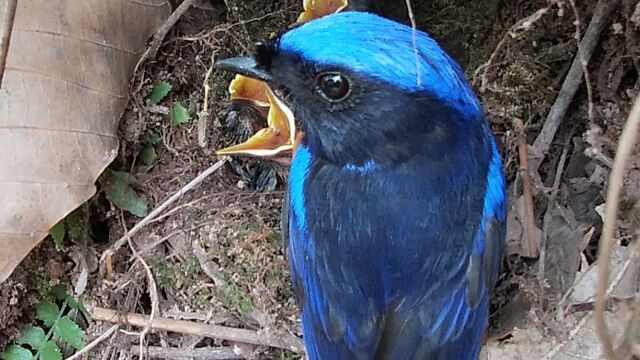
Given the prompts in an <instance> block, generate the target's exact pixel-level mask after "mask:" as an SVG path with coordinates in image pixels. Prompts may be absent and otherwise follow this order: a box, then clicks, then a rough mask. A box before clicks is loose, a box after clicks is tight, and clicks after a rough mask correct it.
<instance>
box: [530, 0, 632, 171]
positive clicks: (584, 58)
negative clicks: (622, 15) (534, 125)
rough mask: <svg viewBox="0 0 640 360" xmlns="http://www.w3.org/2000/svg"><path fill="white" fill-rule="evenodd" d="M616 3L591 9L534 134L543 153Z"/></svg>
mask: <svg viewBox="0 0 640 360" xmlns="http://www.w3.org/2000/svg"><path fill="white" fill-rule="evenodd" d="M619 3H620V0H598V3H597V4H596V7H595V9H594V11H593V17H592V18H591V22H590V23H589V26H588V27H587V31H585V33H584V37H583V38H582V41H580V44H579V47H578V48H579V49H580V50H581V51H578V54H577V55H576V57H575V58H574V59H573V63H572V64H571V68H570V69H569V73H568V74H567V77H566V78H565V79H564V83H563V84H562V87H561V88H560V92H559V93H558V97H557V98H556V101H555V103H554V104H553V106H551V110H549V114H548V115H547V119H546V120H545V122H544V126H543V127H542V130H541V131H540V134H539V135H538V137H537V138H536V141H535V142H534V143H533V147H534V148H535V149H536V150H537V151H538V152H539V153H540V154H546V153H547V152H548V151H549V148H550V147H551V142H552V141H553V138H554V137H555V135H556V131H558V128H559V127H560V124H561V123H562V120H563V119H564V116H565V114H566V113H567V109H568V108H569V105H570V104H571V102H572V101H573V97H574V96H575V94H576V91H577V90H578V86H579V85H580V83H581V82H582V75H583V73H584V71H583V69H584V68H583V62H584V63H587V64H588V62H589V60H590V59H591V55H592V54H593V51H594V49H595V48H596V45H597V44H598V41H599V40H600V33H601V32H602V30H603V29H604V27H605V25H606V24H607V22H608V19H609V15H611V13H612V12H613V10H615V8H616V7H617V6H618V4H619ZM540 164H541V161H539V162H536V163H535V164H534V166H533V170H538V167H539V166H540Z"/></svg>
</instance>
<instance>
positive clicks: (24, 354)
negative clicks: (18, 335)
mask: <svg viewBox="0 0 640 360" xmlns="http://www.w3.org/2000/svg"><path fill="white" fill-rule="evenodd" d="M0 359H2V360H33V354H32V353H31V351H29V350H27V349H25V348H23V347H22V346H18V345H9V347H8V348H7V349H6V350H5V351H4V352H3V353H0Z"/></svg>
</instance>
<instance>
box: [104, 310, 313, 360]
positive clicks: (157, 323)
mask: <svg viewBox="0 0 640 360" xmlns="http://www.w3.org/2000/svg"><path fill="white" fill-rule="evenodd" d="M92 317H93V319H94V320H96V321H107V322H112V323H119V324H124V325H129V326H136V327H144V326H146V325H147V324H148V323H149V320H150V318H149V316H147V315H142V314H134V313H121V312H118V311H115V310H111V309H104V308H94V309H93V312H92ZM151 329H153V330H155V331H169V332H176V333H180V334H188V335H197V336H206V337H210V338H215V339H221V340H228V341H236V342H240V343H245V344H253V345H263V346H271V347H274V348H279V349H286V350H289V351H293V352H296V353H302V352H304V345H303V344H302V341H301V340H300V339H299V338H297V337H296V336H293V335H291V334H289V333H283V332H276V331H274V330H271V329H264V330H262V331H253V330H246V329H237V328H232V327H227V326H220V325H208V324H201V323H197V322H194V321H185V320H173V319H167V318H163V317H156V318H155V319H153V321H152V322H151Z"/></svg>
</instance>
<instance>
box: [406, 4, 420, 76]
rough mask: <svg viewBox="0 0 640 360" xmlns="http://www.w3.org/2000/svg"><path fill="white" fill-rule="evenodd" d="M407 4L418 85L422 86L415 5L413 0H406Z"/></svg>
mask: <svg viewBox="0 0 640 360" xmlns="http://www.w3.org/2000/svg"><path fill="white" fill-rule="evenodd" d="M405 4H406V5H407V13H409V21H410V22H411V28H412V32H411V41H412V42H413V54H414V56H415V58H416V85H417V86H418V87H420V86H421V85H422V80H421V79H422V69H421V67H420V50H419V49H418V34H417V27H418V26H417V25H416V18H415V16H414V15H413V7H412V6H411V0H405Z"/></svg>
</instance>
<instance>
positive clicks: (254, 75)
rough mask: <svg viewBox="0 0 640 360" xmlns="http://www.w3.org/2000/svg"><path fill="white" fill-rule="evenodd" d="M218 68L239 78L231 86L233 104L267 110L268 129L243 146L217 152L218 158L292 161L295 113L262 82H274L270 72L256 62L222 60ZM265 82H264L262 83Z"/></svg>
mask: <svg viewBox="0 0 640 360" xmlns="http://www.w3.org/2000/svg"><path fill="white" fill-rule="evenodd" d="M216 66H217V67H218V68H220V69H223V70H229V71H233V72H235V73H238V74H240V75H237V76H236V77H235V79H234V80H233V81H232V82H231V84H230V85H229V92H230V94H231V99H232V100H241V101H246V102H249V103H250V104H251V105H252V106H253V107H255V108H256V109H258V110H259V111H260V110H262V111H264V110H266V109H268V113H267V127H266V128H264V129H261V130H260V131H258V132H257V133H256V134H254V135H253V136H252V137H251V138H249V140H247V141H245V142H243V143H242V144H238V145H234V146H230V147H227V148H224V149H222V150H218V151H216V153H217V154H218V155H241V154H242V155H253V156H259V157H273V158H275V157H284V158H287V157H290V155H291V151H292V149H293V144H294V141H295V135H296V128H295V119H294V117H293V112H292V111H291V109H289V107H287V106H286V105H285V104H284V103H283V102H282V101H280V100H279V99H278V98H277V97H276V96H275V95H274V93H273V91H272V90H271V89H270V88H269V86H268V85H267V84H266V83H265V82H263V81H267V82H268V81H270V80H271V79H272V76H271V73H270V72H269V71H268V70H265V69H263V68H260V67H259V66H258V64H257V63H256V62H255V60H254V59H253V58H250V57H246V58H232V59H226V60H221V61H219V62H218V63H216ZM259 80H262V81H259Z"/></svg>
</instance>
